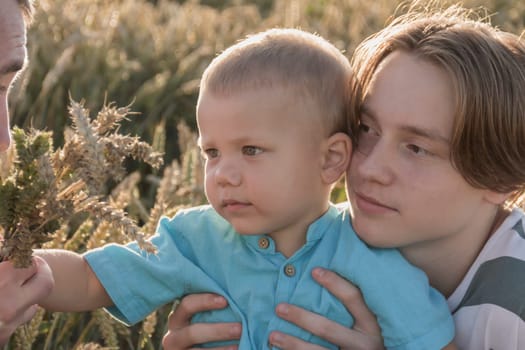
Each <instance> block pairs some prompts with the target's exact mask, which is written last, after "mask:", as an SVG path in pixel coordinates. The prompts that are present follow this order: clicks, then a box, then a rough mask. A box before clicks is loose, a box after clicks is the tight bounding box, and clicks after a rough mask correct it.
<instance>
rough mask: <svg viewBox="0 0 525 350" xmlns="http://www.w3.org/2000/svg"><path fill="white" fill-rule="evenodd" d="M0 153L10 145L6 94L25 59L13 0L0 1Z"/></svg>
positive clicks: (21, 23)
mask: <svg viewBox="0 0 525 350" xmlns="http://www.w3.org/2000/svg"><path fill="white" fill-rule="evenodd" d="M0 8H1V9H2V10H1V11H0V152H3V151H5V150H6V149H7V148H8V147H9V144H10V141H11V137H10V134H9V112H8V109H7V93H8V91H9V87H10V86H11V84H12V83H13V80H14V78H15V76H16V73H17V72H18V71H20V70H21V69H22V67H23V64H24V62H25V59H26V30H25V26H24V20H23V17H22V11H21V10H20V7H19V5H18V2H17V1H15V0H0Z"/></svg>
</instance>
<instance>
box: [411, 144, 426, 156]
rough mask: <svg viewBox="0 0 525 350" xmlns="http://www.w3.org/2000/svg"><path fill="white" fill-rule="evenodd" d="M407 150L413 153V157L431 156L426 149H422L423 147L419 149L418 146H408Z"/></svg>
mask: <svg viewBox="0 0 525 350" xmlns="http://www.w3.org/2000/svg"><path fill="white" fill-rule="evenodd" d="M406 147H407V149H408V150H409V151H410V152H412V153H414V154H415V155H418V156H429V155H432V153H431V152H429V151H427V150H426V149H424V148H423V147H420V146H418V145H414V144H408V145H407V146H406Z"/></svg>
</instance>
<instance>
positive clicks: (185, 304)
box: [162, 294, 241, 350]
mask: <svg viewBox="0 0 525 350" xmlns="http://www.w3.org/2000/svg"><path fill="white" fill-rule="evenodd" d="M226 305H227V302H226V300H225V299H224V298H223V297H221V296H218V295H216V294H192V295H188V296H186V297H184V298H183V299H182V301H181V302H180V304H179V305H177V306H176V308H175V309H174V310H173V311H172V312H171V313H170V315H169V317H168V332H167V333H166V334H165V335H164V338H163V339H162V346H163V347H164V349H165V350H183V349H190V348H192V349H195V348H193V346H195V345H196V344H203V343H208V342H213V341H224V340H234V339H239V338H240V336H241V324H240V323H213V324H211V323H194V324H190V321H191V318H192V317H193V315H195V314H196V313H198V312H202V311H209V310H214V309H222V308H225V307H226ZM213 349H216V350H219V349H222V350H227V349H228V350H233V349H237V346H227V347H220V348H213Z"/></svg>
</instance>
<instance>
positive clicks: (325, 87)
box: [201, 29, 351, 133]
mask: <svg viewBox="0 0 525 350" xmlns="http://www.w3.org/2000/svg"><path fill="white" fill-rule="evenodd" d="M350 77H351V69H350V62H349V61H348V59H347V58H346V56H344V55H343V54H342V52H341V51H340V50H338V49H337V48H336V47H335V46H334V45H332V44H331V43H329V42H328V41H326V40H325V39H323V38H321V37H320V36H318V35H314V34H311V33H307V32H304V31H302V30H299V29H270V30H267V31H264V32H261V33H258V34H255V35H252V36H249V37H247V38H246V39H244V40H242V41H240V42H238V43H237V44H235V45H233V46H231V47H229V48H228V49H226V50H225V51H224V52H222V53H221V54H220V55H219V56H217V57H216V58H215V59H214V60H213V61H212V62H211V63H210V65H209V66H208V67H207V69H206V70H205V72H204V74H203V77H202V80H201V92H202V91H204V90H207V91H210V92H211V93H214V94H231V93H237V92H240V91H244V90H246V89H258V88H274V87H284V88H287V89H291V91H293V92H294V94H295V96H298V97H299V98H305V99H309V100H311V101H314V103H316V104H317V106H318V107H319V111H322V113H323V116H322V118H323V125H325V126H326V129H327V130H328V131H329V132H331V133H332V132H340V131H341V132H348V127H347V115H346V110H347V99H348V93H349V83H350ZM290 103H300V101H290Z"/></svg>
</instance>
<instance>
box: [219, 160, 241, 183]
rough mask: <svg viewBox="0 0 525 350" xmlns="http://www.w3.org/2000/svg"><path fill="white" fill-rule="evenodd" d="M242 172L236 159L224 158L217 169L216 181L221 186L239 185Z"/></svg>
mask: <svg viewBox="0 0 525 350" xmlns="http://www.w3.org/2000/svg"><path fill="white" fill-rule="evenodd" d="M241 179H242V176H241V172H240V169H239V167H238V166H237V164H235V162H234V161H230V160H223V161H221V163H220V164H219V165H218V166H217V168H216V170H215V181H216V182H217V184H218V185H219V186H239V185H240V184H241Z"/></svg>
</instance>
